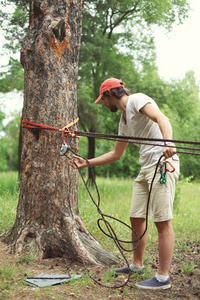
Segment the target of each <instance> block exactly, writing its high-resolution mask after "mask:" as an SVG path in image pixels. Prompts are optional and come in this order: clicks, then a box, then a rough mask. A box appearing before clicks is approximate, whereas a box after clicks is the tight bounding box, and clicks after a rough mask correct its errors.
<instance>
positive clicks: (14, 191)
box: [0, 172, 19, 234]
mask: <svg viewBox="0 0 200 300" xmlns="http://www.w3.org/2000/svg"><path fill="white" fill-rule="evenodd" d="M18 198H19V189H18V173H17V172H3V173H0V234H1V233H3V232H5V231H7V230H8V229H9V228H11V227H12V225H13V223H14V220H15V216H16V209H17V203H18Z"/></svg>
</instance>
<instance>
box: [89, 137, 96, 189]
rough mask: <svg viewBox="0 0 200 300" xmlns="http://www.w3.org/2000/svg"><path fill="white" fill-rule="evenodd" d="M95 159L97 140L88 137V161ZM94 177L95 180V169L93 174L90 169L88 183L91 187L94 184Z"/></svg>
mask: <svg viewBox="0 0 200 300" xmlns="http://www.w3.org/2000/svg"><path fill="white" fill-rule="evenodd" d="M94 157H95V138H93V137H88V159H90V158H94ZM93 177H94V178H95V168H93V172H92V170H91V168H88V179H87V183H88V184H89V185H93V183H94V181H93V179H94V178H93Z"/></svg>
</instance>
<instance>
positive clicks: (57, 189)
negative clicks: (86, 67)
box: [3, 0, 117, 265]
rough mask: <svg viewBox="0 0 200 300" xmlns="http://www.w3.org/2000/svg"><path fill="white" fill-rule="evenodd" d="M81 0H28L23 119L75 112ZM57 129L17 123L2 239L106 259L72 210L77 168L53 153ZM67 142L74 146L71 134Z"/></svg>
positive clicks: (46, 120)
mask: <svg viewBox="0 0 200 300" xmlns="http://www.w3.org/2000/svg"><path fill="white" fill-rule="evenodd" d="M81 18H82V0H74V1H72V0H71V1H69V0H66V1H65V0H56V1H52V0H45V1H32V2H31V4H30V29H29V32H28V34H27V36H26V37H25V39H24V42H23V46H22V49H21V63H22V65H23V67H24V70H25V98H24V108H23V116H22V118H23V119H24V120H29V121H32V122H37V123H42V124H46V125H50V126H55V127H59V128H62V127H63V126H65V125H66V124H67V123H69V122H71V121H72V120H74V119H76V117H77V108H76V107H77V106H76V92H77V77H78V57H79V50H80V37H81ZM61 136H62V134H61V133H59V132H52V131H45V130H38V129H34V130H32V129H26V128H24V129H23V130H22V154H21V168H20V197H19V204H18V208H17V216H16V221H15V224H14V226H13V228H12V229H11V230H10V231H9V232H8V233H7V234H5V235H4V237H3V240H4V241H5V242H7V243H9V244H11V245H12V249H13V250H14V251H15V252H19V251H22V250H23V249H24V248H26V249H28V250H29V251H31V252H32V254H35V255H36V256H39V257H41V258H47V257H58V256H63V255H68V256H69V257H71V258H74V257H81V258H83V259H84V260H85V262H88V263H102V264H107V265H109V264H113V263H116V260H117V258H116V256H114V255H112V254H109V253H108V252H106V251H105V250H103V249H102V248H101V246H100V245H99V244H98V243H97V242H96V240H94V238H93V237H92V236H91V234H90V233H89V232H88V231H87V229H86V228H85V226H84V224H83V222H82V220H81V218H80V217H79V214H78V172H77V170H74V169H72V168H71V167H70V166H69V164H68V162H67V160H66V158H65V157H63V156H60V147H61V144H62V140H61ZM70 146H72V147H73V148H75V149H76V150H78V142H77V139H71V140H70Z"/></svg>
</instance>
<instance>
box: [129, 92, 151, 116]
mask: <svg viewBox="0 0 200 300" xmlns="http://www.w3.org/2000/svg"><path fill="white" fill-rule="evenodd" d="M147 103H151V104H153V103H154V100H153V99H152V98H151V97H149V96H147V95H145V94H142V93H137V94H135V95H134V106H135V110H136V112H137V113H139V112H140V109H141V108H142V107H144V106H145V105H146V104H147Z"/></svg>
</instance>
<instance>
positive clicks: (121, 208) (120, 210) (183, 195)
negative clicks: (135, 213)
mask: <svg viewBox="0 0 200 300" xmlns="http://www.w3.org/2000/svg"><path fill="white" fill-rule="evenodd" d="M96 181H97V186H98V189H99V192H100V210H101V212H102V213H103V214H106V215H110V216H113V217H114V218H117V219H119V220H121V221H123V222H125V223H127V224H128V225H129V223H130V222H129V208H130V203H131V195H132V186H133V179H123V178H119V179H118V178H113V179H111V178H97V180H96ZM90 190H91V193H92V195H93V198H94V201H95V203H96V204H97V203H98V197H97V193H96V190H95V189H94V188H90ZM177 191H178V195H177V199H178V201H177V202H176V206H175V209H174V219H173V226H174V231H175V235H176V240H177V245H178V247H180V246H181V247H183V246H184V244H185V242H184V241H186V240H188V239H190V240H191V241H198V240H199V233H198V227H199V226H198V224H199V215H200V206H199V195H200V183H199V182H189V181H187V180H181V181H180V182H179V184H178V188H177ZM18 198H19V191H18V174H17V172H7V173H0V234H1V233H3V232H5V231H6V230H8V229H9V228H10V227H11V226H12V224H13V223H14V220H15V215H16V208H17V202H18ZM79 212H80V216H81V217H82V219H83V222H84V223H85V224H86V226H87V229H88V230H89V231H90V232H91V233H92V235H93V236H94V237H95V238H96V239H97V240H98V241H99V243H100V244H101V245H102V246H103V247H106V248H107V249H108V248H109V249H108V250H110V251H113V250H114V249H115V246H114V243H113V242H112V241H111V240H110V238H109V237H106V236H105V235H104V234H103V233H102V232H101V231H100V230H99V228H98V225H97V219H99V218H101V216H100V214H99V213H98V211H97V207H96V206H95V205H94V204H93V202H92V200H91V199H90V197H89V195H88V192H87V190H86V189H85V186H84V184H83V182H82V180H81V179H80V183H79ZM106 220H107V221H108V222H109V223H110V224H111V226H112V227H113V229H114V230H115V232H116V234H117V237H118V238H119V239H122V240H128V241H129V240H130V234H131V232H130V230H129V229H128V228H127V227H126V226H124V225H123V224H121V223H119V222H117V221H113V220H111V219H109V218H106ZM100 224H101V226H102V228H103V229H104V230H105V231H106V232H107V229H106V227H105V225H104V223H103V222H101V223H100ZM148 231H149V235H148V243H149V244H152V243H154V242H155V241H156V240H157V232H156V228H155V226H154V224H153V221H152V220H150V221H149V223H148ZM126 247H128V246H126ZM128 248H130V247H128Z"/></svg>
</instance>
